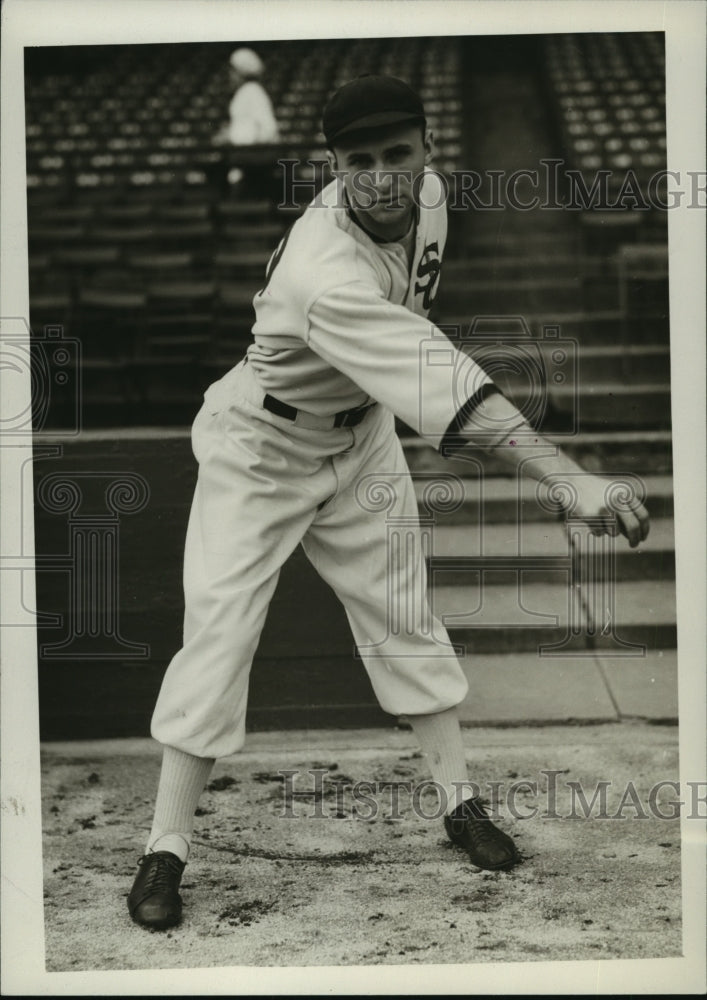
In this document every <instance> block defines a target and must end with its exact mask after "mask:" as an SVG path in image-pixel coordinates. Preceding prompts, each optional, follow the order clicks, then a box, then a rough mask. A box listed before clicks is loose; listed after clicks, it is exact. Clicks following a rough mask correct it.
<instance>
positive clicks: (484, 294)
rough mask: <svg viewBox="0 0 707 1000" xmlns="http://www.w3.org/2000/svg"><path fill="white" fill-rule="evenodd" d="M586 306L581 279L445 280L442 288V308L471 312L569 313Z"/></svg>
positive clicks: (473, 313) (477, 313)
mask: <svg viewBox="0 0 707 1000" xmlns="http://www.w3.org/2000/svg"><path fill="white" fill-rule="evenodd" d="M578 305H581V306H583V305H584V300H583V298H582V282H581V281H580V280H579V278H552V279H550V278H538V279H535V280H530V279H525V280H513V281H504V280H502V279H501V278H499V279H498V280H496V281H492V282H489V281H487V280H483V281H479V280H476V281H474V280H471V281H470V280H468V279H466V280H463V281H459V282H457V283H456V284H455V283H453V282H452V283H450V282H446V283H445V286H444V288H443V289H442V290H441V291H440V308H441V309H444V310H446V311H454V312H457V311H460V310H464V309H466V310H469V311H470V312H471V314H472V315H479V314H488V313H490V314H495V315H500V316H503V315H506V314H507V313H509V312H510V313H516V314H517V313H523V312H525V311H529V312H538V311H539V310H541V309H545V310H547V311H548V312H552V311H558V312H568V311H570V310H572V309H576V308H577V306H578Z"/></svg>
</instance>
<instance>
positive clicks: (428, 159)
mask: <svg viewBox="0 0 707 1000" xmlns="http://www.w3.org/2000/svg"><path fill="white" fill-rule="evenodd" d="M423 145H424V147H425V166H426V167H429V165H430V163H432V157H433V155H434V135H433V133H432V129H431V128H426V129H425V137H424V139H423Z"/></svg>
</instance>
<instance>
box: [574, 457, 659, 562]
mask: <svg viewBox="0 0 707 1000" xmlns="http://www.w3.org/2000/svg"><path fill="white" fill-rule="evenodd" d="M576 487H577V499H576V502H575V504H574V506H573V508H572V516H573V517H579V518H580V519H582V520H584V521H586V522H587V523H588V524H589V527H590V531H591V533H592V534H593V535H604V534H608V535H612V536H615V535H617V534H618V532H621V534H622V535H625V536H626V538H627V539H628V543H629V545H630V546H631V548H632V549H635V548H636V546H637V545H639V544H640V543H641V542H643V541H645V540H646V538H647V537H648V531H649V528H650V519H649V517H648V511H647V510H646V508H645V507H644V506H643V504H642V503H641V501H640V500H639V499H638V497H635V496H633V497H629V496H626V490H625V487H624V486H622V484H621V482H620V481H619V482H612V480H610V479H601V478H599V477H598V476H590V475H587V476H580V477H578V481H577V482H576Z"/></svg>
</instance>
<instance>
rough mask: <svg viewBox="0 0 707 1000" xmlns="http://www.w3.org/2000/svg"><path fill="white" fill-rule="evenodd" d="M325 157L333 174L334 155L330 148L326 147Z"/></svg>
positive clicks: (334, 166)
mask: <svg viewBox="0 0 707 1000" xmlns="http://www.w3.org/2000/svg"><path fill="white" fill-rule="evenodd" d="M326 158H327V163H328V164H329V170H330V171H331V172H332V174H333V172H334V171H335V170H336V155H335V154H334V152H333V151H332V150H331V149H327V151H326Z"/></svg>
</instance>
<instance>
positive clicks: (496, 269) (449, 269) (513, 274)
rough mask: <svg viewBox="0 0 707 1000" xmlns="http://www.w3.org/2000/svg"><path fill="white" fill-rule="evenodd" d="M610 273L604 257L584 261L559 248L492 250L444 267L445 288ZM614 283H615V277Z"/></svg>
mask: <svg viewBox="0 0 707 1000" xmlns="http://www.w3.org/2000/svg"><path fill="white" fill-rule="evenodd" d="M605 273H607V264H606V261H605V259H604V258H602V257H584V256H579V255H577V254H573V253H568V252H567V250H566V249H564V248H562V247H560V250H559V252H558V250H557V248H556V247H554V246H553V247H551V248H550V249H549V250H548V252H547V253H542V254H528V253H518V252H516V253H513V254H509V253H502V254H498V255H497V254H495V253H494V252H493V250H491V251H490V252H489V251H486V252H484V253H483V254H473V255H469V257H467V258H465V259H463V260H452V261H447V260H445V261H444V264H443V266H442V286H441V287H442V288H444V287H446V286H447V284H454V285H457V284H459V283H460V282H461V283H464V282H466V281H467V280H469V279H470V278H471V279H475V280H479V279H484V280H486V281H493V280H496V279H500V280H505V281H510V280H511V279H513V280H515V279H518V280H523V279H527V280H539V279H541V278H545V277H554V278H558V277H566V278H573V277H575V278H579V279H582V278H584V277H586V276H587V275H589V274H597V275H598V274H605ZM612 280H616V277H615V275H612Z"/></svg>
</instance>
